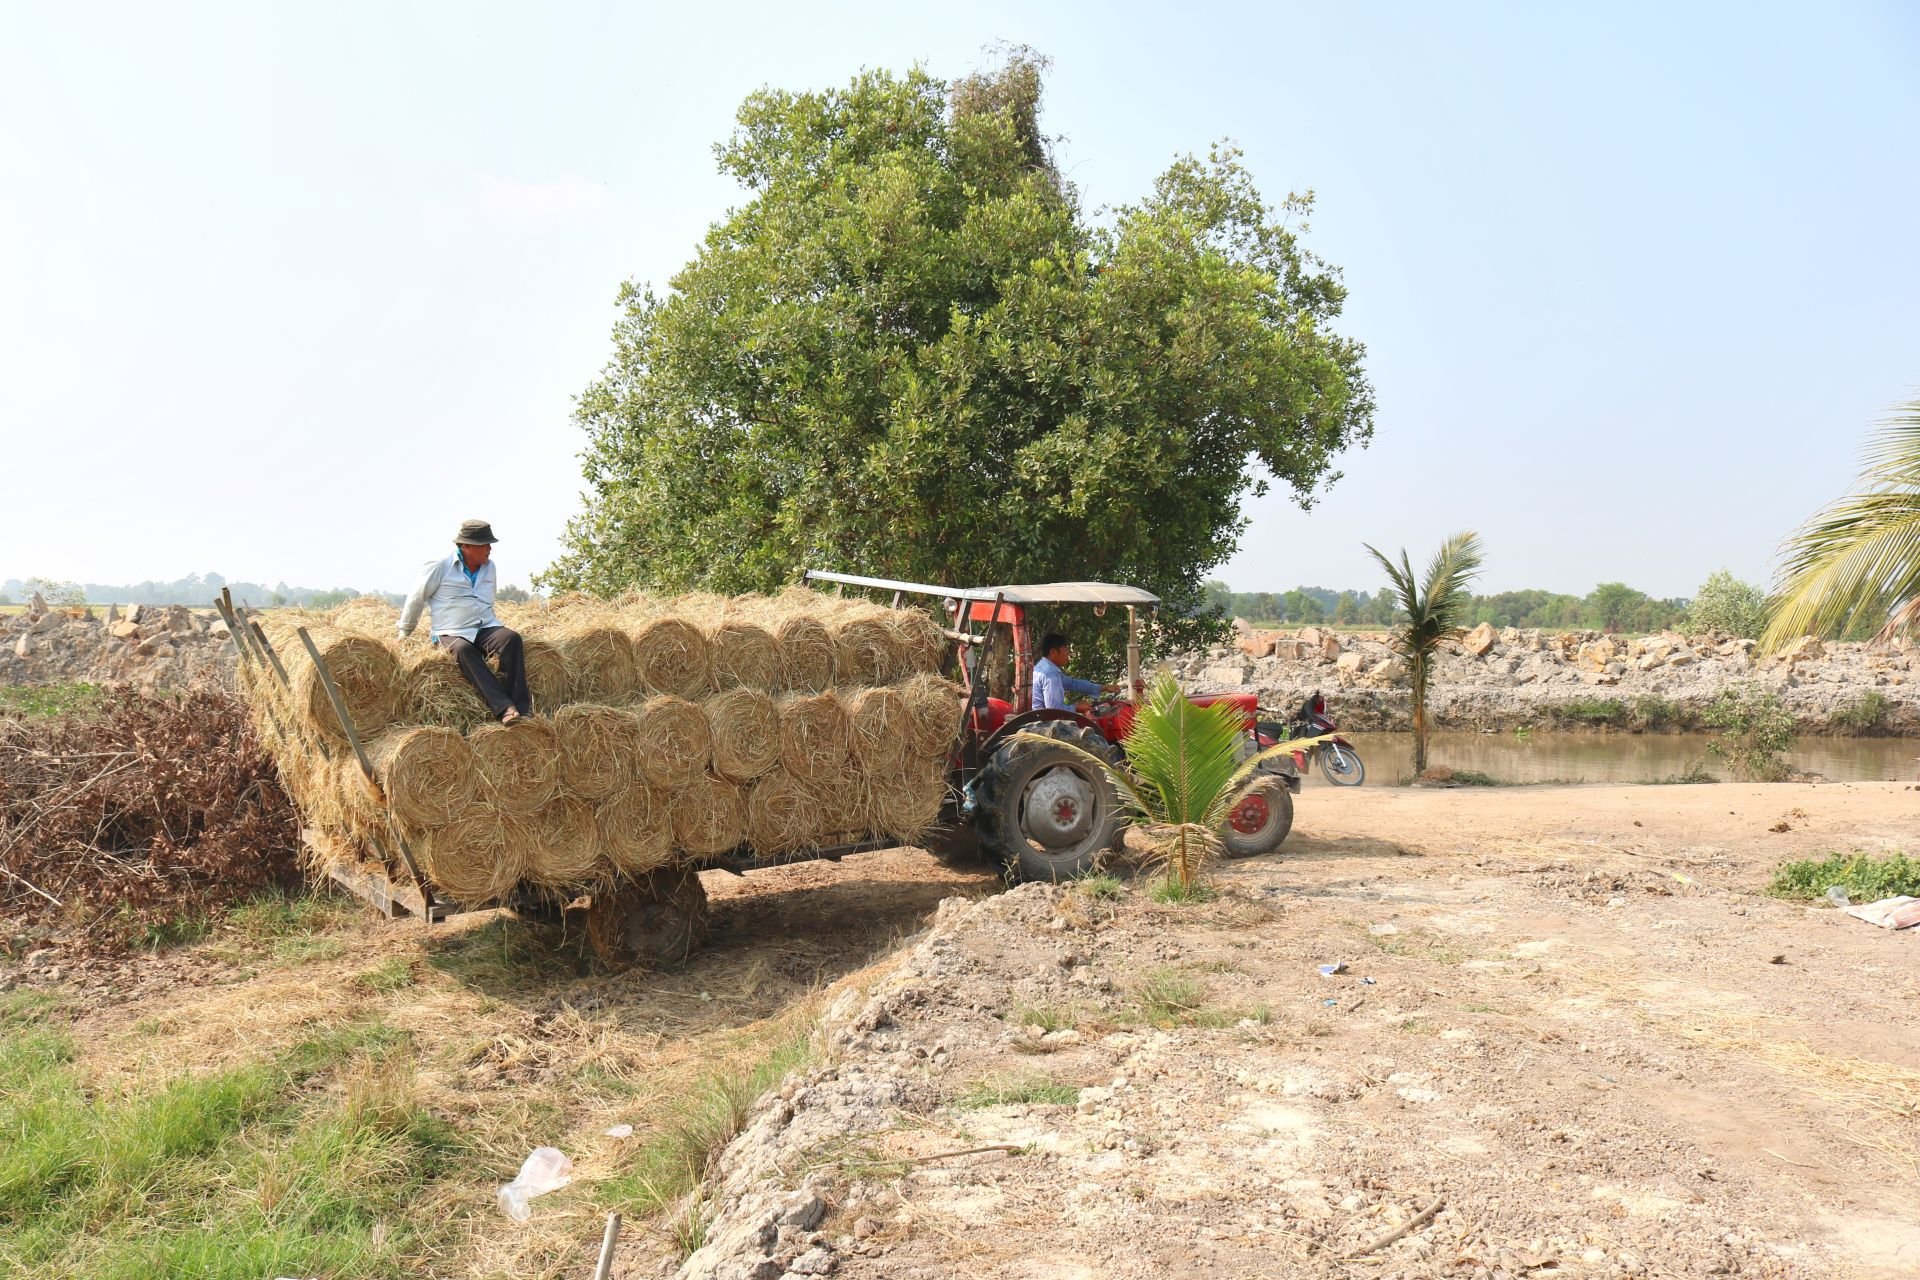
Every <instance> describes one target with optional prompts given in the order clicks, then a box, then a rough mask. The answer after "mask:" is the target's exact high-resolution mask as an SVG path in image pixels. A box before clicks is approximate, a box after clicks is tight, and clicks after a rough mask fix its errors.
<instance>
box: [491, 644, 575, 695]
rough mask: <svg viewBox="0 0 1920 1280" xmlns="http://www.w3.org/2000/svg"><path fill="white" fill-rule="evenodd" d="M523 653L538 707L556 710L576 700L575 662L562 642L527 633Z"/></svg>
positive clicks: (521, 651) (530, 686) (528, 677)
mask: <svg viewBox="0 0 1920 1280" xmlns="http://www.w3.org/2000/svg"><path fill="white" fill-rule="evenodd" d="M520 653H521V656H522V657H523V658H524V659H525V661H526V664H527V692H529V693H531V694H532V695H533V705H534V707H535V709H537V710H540V711H552V710H554V709H556V708H558V707H560V706H562V705H563V704H565V703H568V702H571V701H573V664H572V663H570V662H568V661H567V655H566V653H565V652H564V651H563V650H561V648H560V646H559V645H557V644H554V643H553V642H552V641H550V640H543V639H541V638H539V637H538V636H530V635H526V634H524V633H523V634H522V635H521V637H520ZM479 696H480V695H479V694H478V693H476V694H474V697H476V698H477V697H479Z"/></svg>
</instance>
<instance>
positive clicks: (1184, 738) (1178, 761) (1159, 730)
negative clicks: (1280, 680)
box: [1127, 674, 1244, 825]
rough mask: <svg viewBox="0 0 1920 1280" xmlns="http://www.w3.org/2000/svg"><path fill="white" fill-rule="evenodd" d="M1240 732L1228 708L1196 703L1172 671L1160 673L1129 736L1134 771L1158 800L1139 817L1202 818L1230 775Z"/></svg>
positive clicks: (1236, 759) (1181, 820)
mask: <svg viewBox="0 0 1920 1280" xmlns="http://www.w3.org/2000/svg"><path fill="white" fill-rule="evenodd" d="M1243 732H1244V727H1243V726H1242V724H1241V722H1240V718H1239V714H1238V713H1237V712H1235V711H1234V710H1233V709H1232V708H1231V707H1229V706H1226V705H1224V704H1222V705H1215V706H1211V707H1199V706H1195V705H1194V704H1193V703H1191V702H1189V701H1187V698H1186V695H1185V694H1184V693H1182V692H1181V691H1180V684H1179V682H1178V681H1177V680H1175V679H1174V678H1173V677H1172V676H1171V675H1165V674H1163V675H1161V676H1160V677H1158V678H1157V679H1156V680H1155V681H1154V682H1153V684H1152V686H1150V687H1149V689H1148V691H1147V700H1146V705H1145V706H1143V707H1142V708H1141V710H1140V712H1139V714H1137V715H1136V716H1134V719H1133V726H1132V728H1131V729H1130V730H1129V731H1128V734H1127V756H1128V759H1129V761H1130V763H1131V765H1132V768H1133V772H1134V773H1135V774H1137V775H1138V776H1139V778H1140V779H1141V781H1142V783H1143V784H1144V787H1145V789H1147V790H1149V791H1151V792H1155V793H1158V795H1159V796H1160V798H1161V801H1162V803H1161V804H1160V806H1159V807H1158V812H1148V813H1145V814H1143V815H1142V816H1144V817H1146V818H1147V819H1148V820H1149V821H1151V822H1164V823H1170V824H1175V825H1178V824H1181V823H1191V822H1201V821H1204V819H1205V815H1206V813H1207V811H1208V809H1210V808H1211V807H1212V805H1213V802H1214V800H1215V798H1216V797H1217V796H1218V795H1219V793H1220V791H1221V790H1222V789H1223V788H1224V787H1225V786H1226V785H1227V783H1228V781H1229V780H1230V779H1231V778H1232V777H1233V773H1234V769H1235V767H1236V766H1237V765H1238V763H1239V750H1240V738H1241V735H1242V733H1243Z"/></svg>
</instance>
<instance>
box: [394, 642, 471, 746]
mask: <svg viewBox="0 0 1920 1280" xmlns="http://www.w3.org/2000/svg"><path fill="white" fill-rule="evenodd" d="M400 654H401V657H400V666H401V671H402V679H403V682H404V686H405V690H406V692H405V695H404V697H403V698H402V699H401V704H400V717H399V719H400V723H402V724H432V725H444V726H446V727H447V728H450V729H472V728H476V727H478V726H480V725H482V724H485V723H486V722H487V720H488V719H489V718H490V717H489V716H488V714H487V704H486V703H484V702H482V701H481V700H480V691H479V690H477V689H475V688H474V687H473V686H472V685H470V684H468V683H467V678H466V676H464V675H462V674H461V673H460V664H459V663H457V662H455V661H454V660H453V656H452V655H451V654H449V653H448V652H447V651H446V650H445V649H442V648H440V647H439V646H438V645H430V644H422V645H419V646H411V645H409V646H405V647H403V648H402V649H401V650H400Z"/></svg>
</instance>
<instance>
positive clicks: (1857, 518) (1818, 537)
mask: <svg viewBox="0 0 1920 1280" xmlns="http://www.w3.org/2000/svg"><path fill="white" fill-rule="evenodd" d="M1783 553H1784V554H1783V562H1782V566H1781V579H1780V590H1779V591H1778V592H1777V593H1776V595H1775V596H1774V599H1773V600H1772V601H1771V602H1770V604H1769V608H1768V613H1769V618H1768V622H1767V629H1766V632H1765V634H1763V635H1762V636H1761V641H1760V643H1761V647H1762V649H1764V650H1766V651H1768V652H1772V651H1777V650H1778V649H1780V648H1782V647H1784V646H1785V645H1787V644H1788V643H1790V642H1791V641H1792V640H1794V639H1795V638H1796V637H1798V636H1802V635H1830V634H1834V633H1836V632H1841V631H1844V630H1845V629H1847V628H1849V627H1851V626H1853V625H1854V624H1856V623H1858V622H1861V621H1865V620H1867V619H1868V618H1869V616H1870V615H1871V614H1872V613H1874V612H1875V611H1878V610H1880V609H1882V608H1884V607H1885V606H1886V603H1887V602H1888V601H1899V600H1905V601H1909V602H1910V601H1911V600H1912V598H1914V597H1916V596H1920V400H1914V401H1909V402H1908V403H1907V404H1905V405H1902V406H1901V407H1900V409H1899V410H1898V411H1896V413H1895V415H1894V417H1893V418H1891V419H1889V420H1888V422H1887V423H1886V424H1885V426H1884V427H1883V428H1882V429H1881V430H1880V431H1879V432H1878V433H1876V434H1875V436H1874V437H1873V438H1872V439H1871V440H1870V441H1869V442H1868V445H1867V448H1866V450H1865V465H1864V466H1863V468H1862V470H1861V473H1860V485H1859V490H1858V491H1857V492H1855V493H1852V494H1849V495H1847V496H1845V497H1843V498H1840V499H1839V500H1838V501H1836V502H1834V503H1833V504H1831V505H1830V506H1828V507H1827V508H1826V509H1825V510H1824V511H1821V512H1820V513H1819V514H1817V515H1816V516H1814V518H1813V519H1811V520H1809V521H1808V522H1807V523H1806V524H1805V525H1803V526H1801V528H1800V529H1799V531H1798V532H1796V533H1795V534H1794V535H1793V537H1792V538H1791V539H1789V540H1788V542H1787V545H1786V546H1785V548H1783ZM1916 621H1920V617H1916V616H1915V614H1914V613H1913V612H1912V611H1911V610H1910V609H1909V608H1908V607H1907V606H1905V605H1903V606H1902V607H1901V608H1900V609H1898V610H1896V611H1895V613H1894V615H1893V616H1891V617H1888V618H1886V619H1885V626H1884V627H1883V628H1882V635H1883V636H1887V637H1889V638H1890V637H1891V636H1892V635H1893V634H1896V633H1898V632H1899V631H1901V630H1905V629H1907V628H1909V627H1911V626H1912V625H1913V624H1914V623H1915V622H1916Z"/></svg>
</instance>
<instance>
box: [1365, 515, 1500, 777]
mask: <svg viewBox="0 0 1920 1280" xmlns="http://www.w3.org/2000/svg"><path fill="white" fill-rule="evenodd" d="M1361 545H1362V546H1365V545H1366V544H1365V543H1362V544H1361ZM1367 550H1368V551H1369V552H1371V553H1372V555H1373V558H1374V559H1375V560H1378V561H1379V562H1380V567H1381V568H1382V569H1385V570H1386V571H1387V580H1388V581H1389V582H1391V583H1392V584H1393V594H1394V595H1395V596H1397V597H1398V599H1399V605H1400V608H1401V609H1402V610H1404V611H1405V613H1406V615H1407V620H1406V621H1405V622H1403V623H1401V624H1400V625H1398V626H1396V627H1395V628H1394V629H1393V630H1392V632H1391V633H1389V635H1388V637H1387V643H1389V644H1390V645H1392V646H1393V648H1394V650H1395V651H1396V652H1397V653H1399V654H1400V655H1401V656H1402V657H1404V658H1405V659H1406V660H1407V667H1408V672H1409V675H1410V677H1411V679H1412V683H1413V776H1414V777H1416V778H1417V777H1419V776H1420V775H1421V774H1423V773H1425V772H1426V770H1427V682H1428V679H1429V676H1430V674H1431V672H1432V669H1433V657H1434V654H1435V653H1437V652H1438V651H1439V649H1440V646H1441V645H1442V644H1443V643H1445V642H1446V641H1448V640H1452V639H1454V638H1455V637H1456V636H1458V635H1460V633H1461V630H1462V627H1461V623H1463V622H1465V621H1466V616H1467V607H1468V605H1470V604H1471V603H1472V597H1471V596H1469V595H1468V594H1467V584H1468V583H1469V582H1472V581H1473V579H1474V577H1475V575H1477V574H1478V573H1479V572H1480V535H1479V534H1477V533H1474V532H1472V531H1471V530H1469V531H1467V532H1465V533H1456V534H1454V535H1453V536H1452V537H1451V538H1448V539H1447V540H1446V541H1445V542H1443V543H1441V544H1440V550H1439V551H1438V552H1437V553H1436V554H1435V555H1434V557H1433V563H1431V564H1429V565H1428V566H1427V576H1426V580H1425V581H1423V582H1416V581H1414V577H1413V563H1412V562H1411V561H1410V560H1408V559H1407V553H1406V549H1405V548H1402V549H1401V551H1400V563H1399V564H1397V565H1396V564H1395V563H1394V562H1393V561H1391V560H1389V559H1387V558H1386V557H1385V556H1383V555H1381V554H1380V553H1379V552H1378V551H1375V550H1374V549H1373V548H1372V547H1370V546H1369V547H1367Z"/></svg>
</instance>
